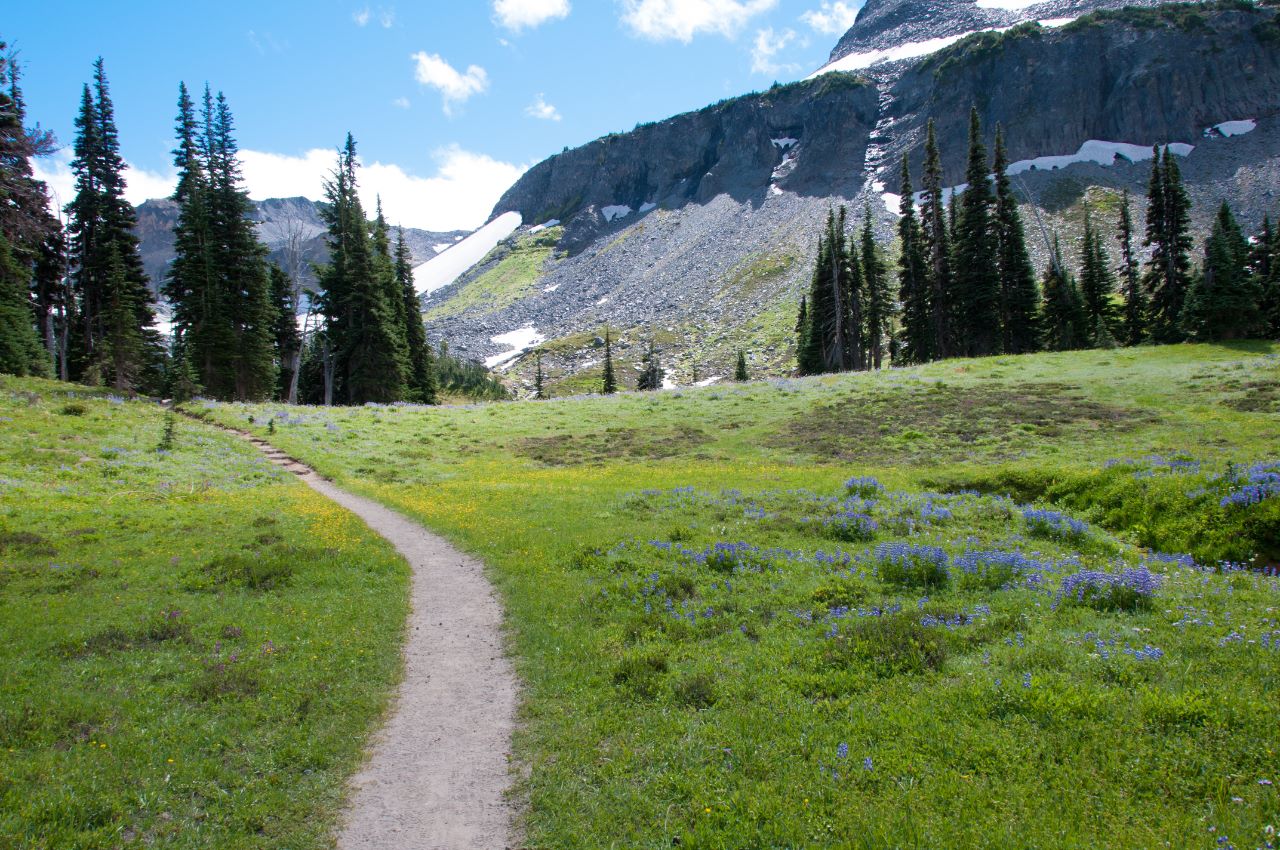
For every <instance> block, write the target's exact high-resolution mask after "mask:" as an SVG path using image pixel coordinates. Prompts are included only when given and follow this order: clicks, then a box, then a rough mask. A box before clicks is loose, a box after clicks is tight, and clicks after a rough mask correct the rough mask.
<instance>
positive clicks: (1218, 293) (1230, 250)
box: [1182, 201, 1265, 340]
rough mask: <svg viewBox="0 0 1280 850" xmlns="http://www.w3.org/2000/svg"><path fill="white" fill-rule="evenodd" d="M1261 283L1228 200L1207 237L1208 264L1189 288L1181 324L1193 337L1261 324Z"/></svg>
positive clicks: (1251, 330) (1245, 331) (1245, 333)
mask: <svg viewBox="0 0 1280 850" xmlns="http://www.w3.org/2000/svg"><path fill="white" fill-rule="evenodd" d="M1261 301H1262V288H1261V287H1260V286H1259V285H1258V282H1257V280H1256V279H1255V278H1254V276H1253V274H1251V273H1250V269H1249V243H1248V242H1247V241H1246V240H1245V238H1244V234H1243V233H1242V232H1241V230H1240V226H1239V225H1238V224H1237V223H1236V220H1235V216H1234V215H1232V213H1231V207H1229V206H1228V205H1227V202H1226V201H1223V202H1222V206H1221V207H1220V208H1219V209H1218V216H1217V218H1216V219H1214V222H1213V230H1212V232H1211V233H1210V234H1209V238H1208V239H1207V240H1206V241H1205V247H1204V264H1203V266H1202V268H1201V272H1200V274H1199V275H1198V276H1197V277H1196V278H1195V280H1194V282H1193V283H1192V285H1191V289H1190V291H1189V292H1188V293H1187V300H1186V306H1185V307H1184V309H1183V314H1182V327H1183V331H1184V332H1185V333H1186V335H1187V336H1188V337H1189V338H1191V339H1194V340H1221V339H1244V338H1246V337H1250V336H1253V335H1254V334H1257V333H1259V332H1260V331H1262V330H1263V327H1264V324H1265V323H1264V321H1263V316H1262V311H1261V309H1260V305H1261Z"/></svg>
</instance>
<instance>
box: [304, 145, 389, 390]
mask: <svg viewBox="0 0 1280 850" xmlns="http://www.w3.org/2000/svg"><path fill="white" fill-rule="evenodd" d="M358 168H359V162H358V160H357V158H356V143H355V139H354V138H353V137H352V136H351V134H350V133H348V134H347V141H346V144H345V145H344V146H343V148H342V150H341V151H339V153H338V164H337V167H336V168H335V169H334V171H333V173H332V175H331V179H329V180H326V181H325V200H326V202H327V203H326V205H325V207H324V208H323V213H322V215H323V217H324V220H325V224H326V225H327V226H328V238H327V239H326V243H327V245H328V247H329V255H330V261H329V264H328V265H327V266H325V267H324V268H322V269H320V270H319V271H320V275H319V277H320V287H321V292H320V297H319V299H318V300H319V306H320V310H321V313H322V315H323V316H324V321H325V326H324V331H323V335H322V337H321V341H322V344H323V345H324V346H327V351H328V355H327V359H329V358H331V359H330V363H329V366H328V367H327V370H328V372H329V376H328V379H327V380H326V384H328V385H330V386H331V389H330V391H328V392H326V397H327V398H332V397H333V396H334V394H335V393H338V394H341V395H342V396H344V397H345V398H346V400H347V403H348V404H354V405H359V404H365V403H367V402H371V401H373V402H390V401H397V400H400V399H402V398H403V397H404V395H405V375H404V366H405V362H404V358H403V357H402V356H401V355H400V352H399V349H398V347H397V345H396V340H397V338H399V336H400V334H402V333H403V327H396V325H395V315H396V314H395V310H394V307H393V306H392V305H391V304H389V303H388V301H387V294H388V287H387V285H386V281H385V279H383V277H382V276H381V275H379V274H378V270H377V265H376V263H375V258H374V254H375V251H374V247H373V244H372V240H371V239H370V233H369V223H368V221H367V219H366V218H365V214H364V208H363V206H362V205H361V203H360V196H359V194H358V185H357V177H356V171H357V169H358Z"/></svg>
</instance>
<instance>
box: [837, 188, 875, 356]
mask: <svg viewBox="0 0 1280 850" xmlns="http://www.w3.org/2000/svg"><path fill="white" fill-rule="evenodd" d="M847 221H848V212H847V210H846V209H845V208H844V207H841V208H840V214H839V216H838V217H837V218H836V225H835V227H836V229H835V231H834V232H833V233H830V234H828V237H827V238H828V239H830V240H831V241H832V244H833V245H835V246H836V247H835V249H834V256H835V263H836V270H835V276H834V278H833V280H832V286H833V288H834V287H839V292H840V293H841V295H840V307H841V308H842V309H843V310H844V316H843V320H842V321H841V322H840V326H839V327H838V328H836V329H834V331H835V332H834V333H833V336H832V339H831V344H832V347H833V348H834V349H835V350H837V351H842V352H843V355H842V356H841V357H840V358H839V359H838V360H837V361H836V362H835V363H833V364H831V365H830V366H829V367H828V371H836V372H843V371H846V370H849V369H857V370H863V369H866V368H867V362H868V351H869V349H868V341H867V309H868V306H867V286H866V283H867V282H866V277H865V275H864V269H865V266H864V264H863V262H862V260H861V258H860V256H859V252H858V246H857V243H858V240H856V239H854V238H853V237H852V236H851V235H849V234H848V231H847ZM873 244H874V243H873ZM878 269H879V272H880V275H881V277H883V276H884V268H883V264H881V266H879V267H878ZM842 340H843V341H842Z"/></svg>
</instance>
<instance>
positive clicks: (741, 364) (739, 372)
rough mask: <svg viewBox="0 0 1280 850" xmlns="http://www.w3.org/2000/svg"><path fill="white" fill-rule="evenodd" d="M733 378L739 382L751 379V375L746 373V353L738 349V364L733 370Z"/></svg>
mask: <svg viewBox="0 0 1280 850" xmlns="http://www.w3.org/2000/svg"><path fill="white" fill-rule="evenodd" d="M733 379H734V380H735V381H737V382H738V383H740V384H741V383H746V382H747V381H749V380H751V376H750V375H748V374H747V355H746V353H745V352H743V351H741V350H739V351H738V365H737V367H736V368H734V370H733Z"/></svg>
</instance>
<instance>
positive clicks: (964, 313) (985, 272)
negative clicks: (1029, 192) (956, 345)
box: [955, 107, 1000, 357]
mask: <svg viewBox="0 0 1280 850" xmlns="http://www.w3.org/2000/svg"><path fill="white" fill-rule="evenodd" d="M990 173H991V169H990V167H989V164H988V162H987V149H986V146H985V145H984V144H983V143H982V123H981V121H979V119H978V110H977V108H976V107H974V108H973V109H972V110H971V111H970V113H969V165H968V168H967V169H966V170H965V178H966V180H967V182H968V184H969V185H968V187H967V188H966V189H965V190H964V194H963V195H962V196H961V197H960V207H959V212H958V214H957V218H956V240H955V293H956V297H955V302H956V323H957V337H958V339H959V340H960V342H961V351H962V352H963V353H964V354H965V355H967V356H970V357H981V356H985V355H988V354H996V353H999V351H1000V278H999V268H998V264H994V263H992V258H994V257H996V256H997V254H996V240H995V238H994V236H995V234H994V228H993V227H992V220H991V210H992V207H993V206H994V203H995V199H994V198H993V197H992V194H991V182H990V180H988V179H987V177H988V175H989V174H990Z"/></svg>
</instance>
